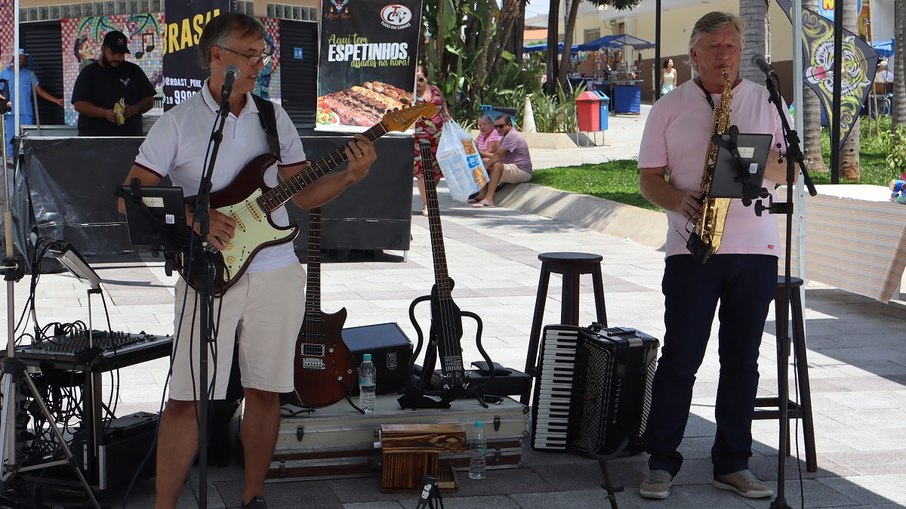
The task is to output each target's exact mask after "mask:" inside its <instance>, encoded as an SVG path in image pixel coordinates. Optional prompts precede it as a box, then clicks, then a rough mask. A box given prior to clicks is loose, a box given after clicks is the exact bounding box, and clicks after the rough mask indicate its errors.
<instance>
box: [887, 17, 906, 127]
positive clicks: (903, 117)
mask: <svg viewBox="0 0 906 509" xmlns="http://www.w3.org/2000/svg"><path fill="white" fill-rule="evenodd" d="M904 17H906V0H894V4H893V19H894V22H893V26H894V29H893V36H894V38H895V40H896V42H895V44H896V47H895V48H894V55H893V56H892V57H891V62H890V63H891V64H893V65H891V66H890V68H891V69H893V111H892V112H891V117H892V119H893V122H891V128H892V129H896V127H897V125H904V124H906V22H904V21H903V18H904Z"/></svg>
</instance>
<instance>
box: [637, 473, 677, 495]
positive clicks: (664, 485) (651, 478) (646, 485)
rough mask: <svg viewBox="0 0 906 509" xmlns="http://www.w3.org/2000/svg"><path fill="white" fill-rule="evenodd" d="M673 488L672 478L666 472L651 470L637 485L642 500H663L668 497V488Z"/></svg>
mask: <svg viewBox="0 0 906 509" xmlns="http://www.w3.org/2000/svg"><path fill="white" fill-rule="evenodd" d="M671 486H673V476H672V475H670V472H667V471H666V470H652V471H651V472H648V476H647V477H645V480H644V481H642V484H640V485H639V495H641V496H642V498H650V499H654V500H664V499H665V498H667V497H669V496H670V487H671Z"/></svg>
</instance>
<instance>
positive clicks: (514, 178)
mask: <svg viewBox="0 0 906 509" xmlns="http://www.w3.org/2000/svg"><path fill="white" fill-rule="evenodd" d="M530 180H532V174H531V173H529V172H527V171H525V170H521V169H519V167H518V166H516V165H515V164H504V165H503V175H501V177H500V182H501V183H506V184H524V183H526V182H528V181H530Z"/></svg>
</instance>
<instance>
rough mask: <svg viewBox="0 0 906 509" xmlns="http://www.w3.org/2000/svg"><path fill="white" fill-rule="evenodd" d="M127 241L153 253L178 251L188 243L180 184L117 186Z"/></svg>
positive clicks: (184, 208)
mask: <svg viewBox="0 0 906 509" xmlns="http://www.w3.org/2000/svg"><path fill="white" fill-rule="evenodd" d="M117 194H118V195H119V196H122V197H123V198H124V200H123V203H124V204H125V209H126V222H127V225H128V228H129V241H130V242H131V243H132V244H133V245H136V246H142V245H147V246H150V250H151V251H154V252H165V253H170V252H182V251H184V250H185V248H186V246H188V243H189V231H188V229H187V228H186V206H185V200H184V199H183V194H182V188H181V187H151V186H149V187H139V186H137V185H134V184H133V185H132V186H121V187H120V189H119V192H118V193H117Z"/></svg>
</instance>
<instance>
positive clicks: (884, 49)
mask: <svg viewBox="0 0 906 509" xmlns="http://www.w3.org/2000/svg"><path fill="white" fill-rule="evenodd" d="M895 41H896V39H887V40H886V41H875V42H873V43H871V47H872V48H874V50H875V51H877V52H878V55H880V56H882V57H884V58H890V57H892V56H893V54H894V47H895V46H894V42H895Z"/></svg>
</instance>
